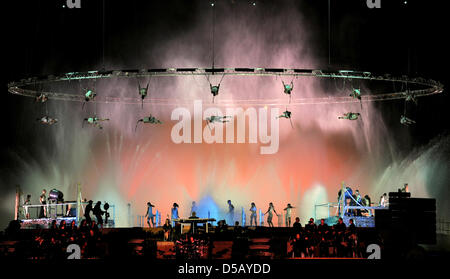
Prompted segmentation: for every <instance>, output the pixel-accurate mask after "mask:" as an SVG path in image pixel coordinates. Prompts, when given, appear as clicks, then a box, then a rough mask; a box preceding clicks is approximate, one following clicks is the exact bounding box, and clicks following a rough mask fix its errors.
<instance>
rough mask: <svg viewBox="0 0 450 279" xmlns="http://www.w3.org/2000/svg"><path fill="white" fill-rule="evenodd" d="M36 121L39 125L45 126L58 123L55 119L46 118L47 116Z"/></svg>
mask: <svg viewBox="0 0 450 279" xmlns="http://www.w3.org/2000/svg"><path fill="white" fill-rule="evenodd" d="M36 120H37V121H39V122H40V123H41V124H45V125H53V124H56V123H58V119H57V118H51V117H48V116H47V115H45V116H43V117H41V118H36Z"/></svg>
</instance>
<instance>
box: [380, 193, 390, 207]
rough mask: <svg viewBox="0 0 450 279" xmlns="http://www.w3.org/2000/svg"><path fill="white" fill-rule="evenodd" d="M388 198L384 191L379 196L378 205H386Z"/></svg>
mask: <svg viewBox="0 0 450 279" xmlns="http://www.w3.org/2000/svg"><path fill="white" fill-rule="evenodd" d="M387 201H388V198H387V195H386V193H384V194H383V195H382V196H381V198H380V206H383V207H386V206H387V205H388V202H387Z"/></svg>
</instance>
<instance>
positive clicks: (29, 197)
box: [23, 195, 31, 219]
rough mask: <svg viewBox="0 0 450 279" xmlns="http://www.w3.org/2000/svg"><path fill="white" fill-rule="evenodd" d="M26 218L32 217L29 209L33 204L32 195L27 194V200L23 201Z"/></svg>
mask: <svg viewBox="0 0 450 279" xmlns="http://www.w3.org/2000/svg"><path fill="white" fill-rule="evenodd" d="M23 205H24V206H23V208H24V213H25V219H30V212H29V211H28V206H29V205H31V195H27V198H26V199H25V202H24V203H23Z"/></svg>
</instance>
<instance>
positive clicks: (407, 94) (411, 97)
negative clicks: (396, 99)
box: [403, 90, 417, 105]
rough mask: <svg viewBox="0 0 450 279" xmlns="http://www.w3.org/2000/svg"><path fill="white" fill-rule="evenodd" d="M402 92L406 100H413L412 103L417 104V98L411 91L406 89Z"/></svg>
mask: <svg viewBox="0 0 450 279" xmlns="http://www.w3.org/2000/svg"><path fill="white" fill-rule="evenodd" d="M403 94H404V95H405V101H406V102H414V104H416V105H417V99H416V96H415V94H414V93H413V92H411V91H409V90H406V92H404V93H403Z"/></svg>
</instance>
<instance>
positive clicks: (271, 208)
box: [264, 203, 278, 228]
mask: <svg viewBox="0 0 450 279" xmlns="http://www.w3.org/2000/svg"><path fill="white" fill-rule="evenodd" d="M272 212H273V213H275V215H277V216H278V213H277V212H276V210H275V207H274V206H273V203H269V209H267V211H266V213H264V214H267V213H269V215H268V216H267V224H269V227H272V228H273V223H272V218H273V213H272Z"/></svg>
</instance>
